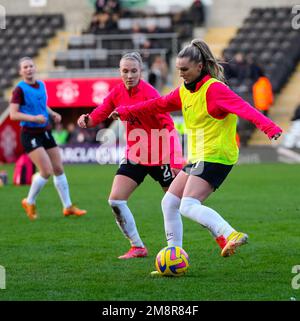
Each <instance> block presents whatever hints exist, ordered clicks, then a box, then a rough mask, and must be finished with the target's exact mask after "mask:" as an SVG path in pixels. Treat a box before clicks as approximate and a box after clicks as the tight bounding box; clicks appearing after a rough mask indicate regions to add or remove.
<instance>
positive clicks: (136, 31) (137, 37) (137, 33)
mask: <svg viewBox="0 0 300 321" xmlns="http://www.w3.org/2000/svg"><path fill="white" fill-rule="evenodd" d="M131 34H132V35H131V37H132V42H133V45H134V48H135V49H141V48H142V47H143V46H144V44H145V42H146V41H147V37H146V35H145V34H144V33H143V32H141V28H140V26H139V24H137V23H134V24H133V25H132V30H131Z"/></svg>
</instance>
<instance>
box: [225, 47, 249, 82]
mask: <svg viewBox="0 0 300 321" xmlns="http://www.w3.org/2000/svg"><path fill="white" fill-rule="evenodd" d="M230 67H231V70H232V72H233V78H236V79H237V81H238V82H239V83H241V82H243V80H245V79H246V78H249V64H248V63H247V61H246V59H245V56H244V55H243V54H242V53H240V52H238V53H237V54H235V56H234V57H233V61H232V62H231V63H230Z"/></svg>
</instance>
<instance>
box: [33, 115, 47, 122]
mask: <svg viewBox="0 0 300 321" xmlns="http://www.w3.org/2000/svg"><path fill="white" fill-rule="evenodd" d="M34 122H35V123H38V124H45V123H46V122H47V118H46V117H45V116H44V115H36V116H34Z"/></svg>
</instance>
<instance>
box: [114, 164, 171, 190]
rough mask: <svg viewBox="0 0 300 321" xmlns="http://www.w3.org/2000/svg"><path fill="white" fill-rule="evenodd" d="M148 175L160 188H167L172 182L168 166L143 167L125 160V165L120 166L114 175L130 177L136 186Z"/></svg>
mask: <svg viewBox="0 0 300 321" xmlns="http://www.w3.org/2000/svg"><path fill="white" fill-rule="evenodd" d="M148 174H149V175H150V176H151V177H152V178H153V179H154V180H156V181H158V182H159V184H160V185H161V187H169V186H170V185H171V183H172V181H173V178H172V172H171V167H170V165H161V166H145V165H140V164H134V163H132V162H130V161H129V160H127V163H126V164H121V166H120V167H119V169H118V170H117V173H116V175H124V176H127V177H130V178H131V179H133V180H134V181H135V182H136V183H137V184H138V185H139V184H141V183H142V182H143V181H144V179H145V177H146V176H147V175H148Z"/></svg>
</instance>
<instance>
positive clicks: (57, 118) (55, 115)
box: [51, 111, 61, 124]
mask: <svg viewBox="0 0 300 321" xmlns="http://www.w3.org/2000/svg"><path fill="white" fill-rule="evenodd" d="M51 116H52V118H53V121H54V122H55V123H56V124H57V123H60V122H61V115H60V114H59V113H56V112H55V111H53V112H52V114H51Z"/></svg>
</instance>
